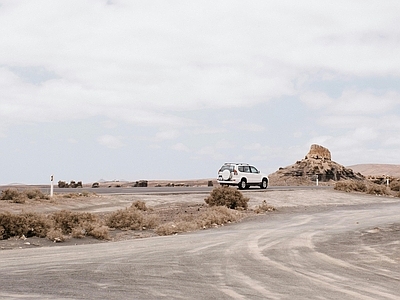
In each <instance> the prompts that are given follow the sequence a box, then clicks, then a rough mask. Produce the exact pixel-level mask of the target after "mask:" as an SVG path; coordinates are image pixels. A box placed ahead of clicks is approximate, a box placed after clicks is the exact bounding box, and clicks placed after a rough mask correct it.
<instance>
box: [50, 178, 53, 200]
mask: <svg viewBox="0 0 400 300" xmlns="http://www.w3.org/2000/svg"><path fill="white" fill-rule="evenodd" d="M53 179H54V176H53V175H51V176H50V197H53Z"/></svg>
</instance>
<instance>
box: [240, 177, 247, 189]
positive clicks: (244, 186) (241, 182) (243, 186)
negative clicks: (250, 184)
mask: <svg viewBox="0 0 400 300" xmlns="http://www.w3.org/2000/svg"><path fill="white" fill-rule="evenodd" d="M245 188H247V183H246V179H242V180H240V182H239V190H244V189H245Z"/></svg>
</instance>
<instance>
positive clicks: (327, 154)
mask: <svg viewBox="0 0 400 300" xmlns="http://www.w3.org/2000/svg"><path fill="white" fill-rule="evenodd" d="M312 158H314V159H323V160H331V159H332V158H331V151H329V150H328V149H327V148H325V147H322V146H320V145H315V144H314V145H311V148H310V151H309V152H308V154H307V155H306V158H305V159H312Z"/></svg>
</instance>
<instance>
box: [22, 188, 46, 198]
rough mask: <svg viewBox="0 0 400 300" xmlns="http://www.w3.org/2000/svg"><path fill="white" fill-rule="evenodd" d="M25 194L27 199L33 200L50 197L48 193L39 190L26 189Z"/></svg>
mask: <svg viewBox="0 0 400 300" xmlns="http://www.w3.org/2000/svg"><path fill="white" fill-rule="evenodd" d="M24 193H25V195H26V197H27V198H28V199H35V200H49V199H50V197H49V196H48V195H45V194H43V193H42V192H41V191H40V190H38V189H35V190H26V191H25V192H24Z"/></svg>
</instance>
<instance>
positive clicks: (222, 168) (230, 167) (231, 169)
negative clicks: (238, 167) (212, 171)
mask: <svg viewBox="0 0 400 300" xmlns="http://www.w3.org/2000/svg"><path fill="white" fill-rule="evenodd" d="M224 170H229V171H231V172H232V171H233V166H226V165H223V166H222V167H221V169H220V171H221V172H222V171H224Z"/></svg>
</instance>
